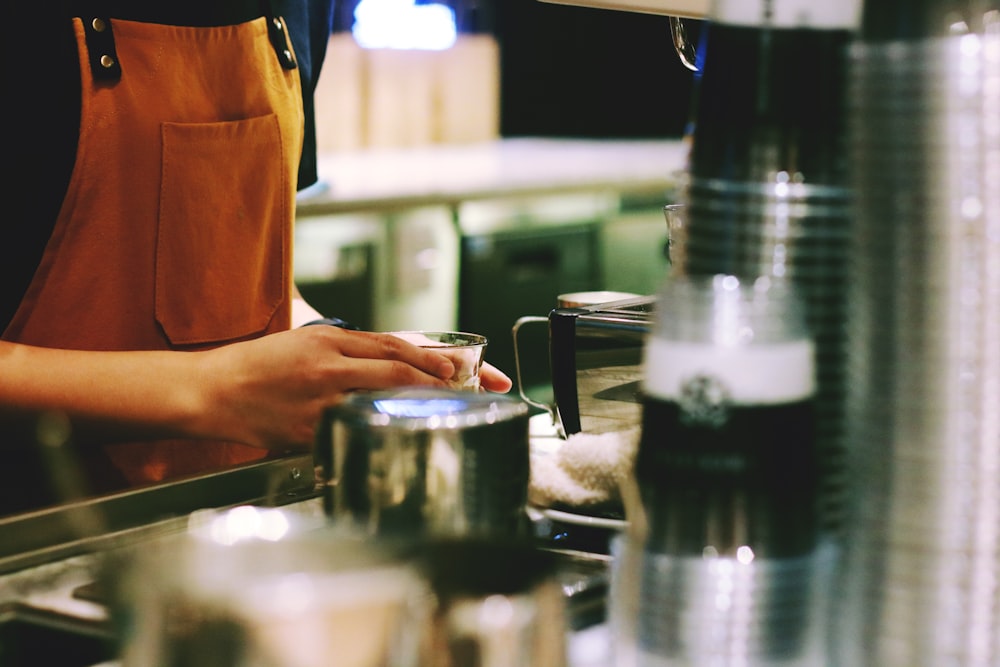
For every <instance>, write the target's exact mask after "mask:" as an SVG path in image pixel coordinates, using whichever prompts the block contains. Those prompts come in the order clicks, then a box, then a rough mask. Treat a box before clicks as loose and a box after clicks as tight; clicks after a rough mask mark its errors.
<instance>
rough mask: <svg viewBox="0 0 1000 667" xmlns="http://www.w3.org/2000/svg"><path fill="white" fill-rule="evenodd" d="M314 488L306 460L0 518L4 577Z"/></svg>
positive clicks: (303, 494)
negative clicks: (206, 513) (210, 512)
mask: <svg viewBox="0 0 1000 667" xmlns="http://www.w3.org/2000/svg"><path fill="white" fill-rule="evenodd" d="M314 487H315V467H314V464H313V458H312V455H311V454H305V455H301V456H291V457H285V458H281V459H276V460H273V461H264V462H261V463H255V464H252V465H248V466H244V467H240V468H236V469H231V470H226V471H223V472H218V473H212V474H208V475H202V476H198V477H193V478H190V479H185V480H182V481H178V482H171V483H167V484H160V485H156V486H152V487H148V488H142V489H133V490H130V491H125V492H122V493H117V494H112V495H108V496H102V497H98V498H93V499H88V500H83V501H80V502H76V503H68V504H65V505H60V506H57V507H51V508H47V509H42V510H38V511H34V512H27V513H24V514H16V515H12V516H9V517H0V573H2V572H11V571H14V570H19V569H22V568H24V567H29V566H32V565H36V564H39V563H44V562H50V561H53V560H56V559H60V558H67V557H69V556H73V555H76V554H81V553H90V552H93V551H95V550H97V549H99V548H104V547H106V546H109V543H115V542H116V541H121V540H125V539H128V538H129V537H131V536H135V535H136V534H138V533H143V534H149V533H151V532H154V533H155V532H157V531H164V530H170V529H171V527H172V526H173V523H171V520H175V519H186V516H187V515H188V514H190V513H191V512H193V511H195V510H198V509H204V508H210V507H226V506H232V505H239V504H248V503H251V504H266V505H284V504H287V503H290V502H293V501H298V500H303V499H304V498H306V497H309V496H311V495H312V494H313V492H314ZM95 515H96V516H99V517H101V521H100V522H95V521H93V517H94V516H95ZM179 525H180V526H181V527H183V524H179Z"/></svg>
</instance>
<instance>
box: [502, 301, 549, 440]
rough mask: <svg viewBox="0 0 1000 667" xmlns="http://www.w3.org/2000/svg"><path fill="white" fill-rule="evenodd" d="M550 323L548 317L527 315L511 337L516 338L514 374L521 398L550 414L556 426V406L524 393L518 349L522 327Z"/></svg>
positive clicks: (521, 318)
mask: <svg viewBox="0 0 1000 667" xmlns="http://www.w3.org/2000/svg"><path fill="white" fill-rule="evenodd" d="M548 321H549V318H548V317H542V316H540V315H525V316H524V317H520V318H518V320H517V321H516V322H514V326H513V327H512V328H511V330H510V331H511V335H512V336H513V338H514V373H515V375H516V377H517V393H518V394H520V396H521V398H522V399H523V400H524V402H525V403H527V404H528V405H533V406H535V407H536V408H540V409H542V410H545V411H546V412H547V413H549V417H551V418H552V423H553V424H555V423H556V410H555V406H553V405H549V404H548V403H540V402H539V401H536V400H534V399H532V398H529V397H528V395H527V394H526V393H525V391H524V383H523V382H522V381H521V354H520V351H519V349H518V339H517V332H518V331H520V329H521V327H522V326H524V325H525V324H528V323H530V322H545V323H546V324H548Z"/></svg>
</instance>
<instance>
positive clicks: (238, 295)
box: [156, 114, 291, 345]
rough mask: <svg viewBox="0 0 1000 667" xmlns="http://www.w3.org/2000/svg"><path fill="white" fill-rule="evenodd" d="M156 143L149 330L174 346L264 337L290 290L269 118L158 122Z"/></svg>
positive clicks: (274, 133) (277, 152)
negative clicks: (159, 171) (158, 169)
mask: <svg viewBox="0 0 1000 667" xmlns="http://www.w3.org/2000/svg"><path fill="white" fill-rule="evenodd" d="M162 136H163V163H162V168H163V175H162V181H161V184H160V185H161V187H160V210H159V223H158V224H159V227H158V230H157V242H156V319H157V321H158V322H159V323H160V326H161V327H163V331H164V333H165V334H166V335H167V337H168V338H169V339H170V341H171V343H174V344H176V345H192V344H204V343H219V342H224V341H229V340H234V339H242V338H247V337H250V336H253V335H255V334H261V333H263V332H264V331H265V330H266V329H267V326H268V324H269V323H270V321H271V318H272V317H273V316H274V313H275V311H276V310H277V309H278V307H279V306H280V305H281V303H282V302H283V301H284V300H285V298H286V297H287V295H288V290H289V285H288V282H287V281H288V275H287V274H288V272H287V270H286V266H287V262H288V261H289V260H288V256H289V253H288V251H289V249H288V248H287V247H286V239H287V237H288V232H289V229H290V226H291V219H290V213H289V211H288V210H287V207H288V206H289V205H290V204H289V202H288V186H287V184H286V182H285V178H284V174H283V171H282V166H281V165H282V159H281V136H280V129H279V126H278V119H277V117H276V116H275V115H274V114H270V115H267V116H259V117H256V118H250V119H246V120H239V121H227V122H220V123H164V124H163V126H162ZM220 155H222V156H225V160H226V162H225V163H224V164H223V165H221V167H220V164H219V156H220Z"/></svg>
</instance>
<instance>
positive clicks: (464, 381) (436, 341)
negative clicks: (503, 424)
mask: <svg viewBox="0 0 1000 667" xmlns="http://www.w3.org/2000/svg"><path fill="white" fill-rule="evenodd" d="M389 333H390V334H392V335H393V336H396V337H397V338H402V339H403V340H405V341H406V342H408V343H412V344H414V345H416V346H417V347H423V348H432V349H435V350H438V351H440V352H441V353H442V354H444V355H445V356H446V357H448V358H449V359H451V362H452V363H453V364H455V374H454V375H452V376H451V379H450V380H449V381H448V387H449V388H451V389H464V390H466V391H480V381H479V370H480V369H481V368H482V366H483V361H484V360H485V357H486V345H487V343H488V341H487V339H486V336H482V335H479V334H473V333H465V332H463V331H390V332H389Z"/></svg>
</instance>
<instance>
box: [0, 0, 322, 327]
mask: <svg viewBox="0 0 1000 667" xmlns="http://www.w3.org/2000/svg"><path fill="white" fill-rule="evenodd" d="M89 1H90V2H93V3H94V4H98V3H99V4H101V5H102V6H103V7H104V8H106V13H107V14H108V15H110V16H111V17H112V18H121V19H129V20H133V21H145V22H150V23H164V24H168V25H190V26H211V25H228V24H235V23H242V22H244V21H248V20H251V19H253V18H256V17H258V16H261V14H262V11H261V8H262V5H263V4H264V3H265V2H266V1H267V0H213V1H211V2H206V1H205V0H171V1H170V2H160V3H156V2H146V1H145V0H142V1H139V0H89ZM270 1H271V4H272V11H273V13H274V14H275V15H278V16H282V17H284V19H285V22H286V24H287V26H288V31H289V34H290V35H291V38H292V44H293V46H294V47H295V52H296V56H297V60H298V68H299V76H300V78H301V79H302V91H303V107H304V111H305V118H306V123H305V140H304V143H303V152H302V161H301V163H300V167H299V183H298V184H299V188H304V187H306V186H308V185H311V184H313V183H315V182H316V133H315V115H314V110H313V103H312V94H313V91H314V90H315V84H316V80H317V78H318V77H319V72H320V66H321V64H322V62H323V58H324V56H325V54H326V46H327V42H328V39H329V35H330V32H331V29H332V22H333V4H334V0H270ZM10 5H12V6H11V7H9V8H8V11H9V14H8V16H11V15H12V22H11V25H12V26H14V29H13V30H10V31H7V34H6V35H5V37H4V39H3V40H2V41H3V42H4V49H5V57H4V79H3V84H4V85H3V88H4V95H3V99H4V106H5V107H6V111H7V113H6V114H5V115H6V116H7V118H8V119H10V120H8V125H7V128H6V129H7V132H6V133H5V134H6V137H7V138H6V139H5V140H4V142H3V146H4V148H3V155H4V158H5V161H6V163H7V164H6V168H5V169H4V170H3V174H4V175H3V177H2V180H3V182H4V186H3V187H4V197H3V212H2V214H0V221H2V222H0V224H2V226H3V228H2V231H0V331H3V330H4V329H5V328H6V327H7V324H8V323H9V322H10V320H11V318H12V317H13V316H14V312H15V311H16V309H17V307H18V304H19V303H20V301H21V298H22V297H23V295H24V292H25V290H26V289H27V287H28V284H29V283H30V281H31V278H32V276H33V274H34V271H35V269H36V268H37V266H38V263H39V261H40V260H41V257H42V253H43V251H44V250H45V244H46V243H47V241H48V239H49V236H50V235H51V233H52V229H53V227H54V225H55V221H56V217H57V216H58V214H59V208H60V205H61V204H62V199H63V195H64V194H65V192H66V188H67V186H68V184H69V178H70V173H71V172H72V169H73V160H74V156H75V152H76V143H77V136H78V132H79V123H80V73H79V63H78V56H77V52H76V42H75V40H74V37H73V30H72V23H71V18H72V17H73V16H74V15H79V14H80V11H79V8H83V7H88V6H90V7H92V6H93V5H90V4H89V2H88V0H42V1H40V2H22V3H10ZM74 8H76V10H77V11H74Z"/></svg>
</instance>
